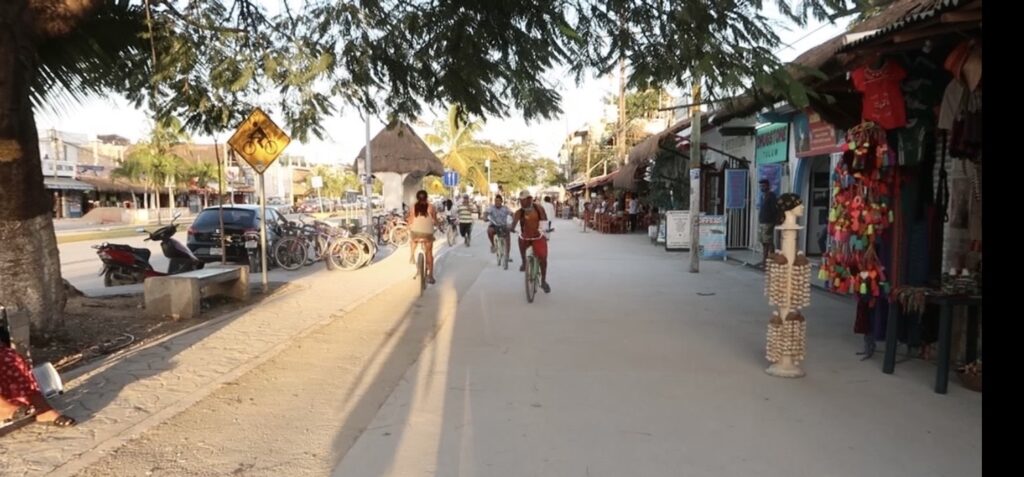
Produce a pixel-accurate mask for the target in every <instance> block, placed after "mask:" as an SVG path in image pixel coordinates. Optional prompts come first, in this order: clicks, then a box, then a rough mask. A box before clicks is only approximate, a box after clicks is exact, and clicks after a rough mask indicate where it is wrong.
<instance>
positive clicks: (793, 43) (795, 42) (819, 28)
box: [773, 22, 835, 54]
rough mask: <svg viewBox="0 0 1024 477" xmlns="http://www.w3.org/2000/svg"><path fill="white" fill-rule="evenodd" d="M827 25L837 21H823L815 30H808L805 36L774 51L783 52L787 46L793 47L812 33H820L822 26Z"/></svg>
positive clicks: (833, 24)
mask: <svg viewBox="0 0 1024 477" xmlns="http://www.w3.org/2000/svg"><path fill="white" fill-rule="evenodd" d="M827 26H835V23H832V22H825V23H822V24H821V25H820V26H818V28H815V29H814V30H811V31H810V32H808V33H807V34H805V35H804V36H802V37H800V38H797V39H796V40H794V41H792V42H790V43H786V44H783V45H782V47H781V48H779V49H777V50H775V51H774V52H773V53H775V54H778V53H779V52H781V51H783V50H785V49H787V48H792V47H793V45H795V44H797V43H800V42H801V41H803V40H806V39H807V37H809V36H811V35H813V34H815V33H818V32H819V31H821V29H822V28H825V27H827Z"/></svg>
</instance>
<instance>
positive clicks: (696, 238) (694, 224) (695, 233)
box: [686, 75, 701, 273]
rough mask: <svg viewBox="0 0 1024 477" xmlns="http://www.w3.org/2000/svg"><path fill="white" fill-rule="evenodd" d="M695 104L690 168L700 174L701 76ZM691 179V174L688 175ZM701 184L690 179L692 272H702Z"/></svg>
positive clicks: (697, 80)
mask: <svg viewBox="0 0 1024 477" xmlns="http://www.w3.org/2000/svg"><path fill="white" fill-rule="evenodd" d="M693 104H694V106H693V107H692V108H690V131H691V132H690V170H691V171H692V170H694V169H696V170H697V173H698V174H700V163H701V157H700V121H701V114H700V76H699V75H694V78H693ZM698 177H699V176H698ZM686 178H687V180H689V175H687V176H686ZM700 184H701V180H700V179H698V180H697V181H696V184H694V183H693V181H690V187H696V189H695V190H692V191H690V273H700V197H701V191H700Z"/></svg>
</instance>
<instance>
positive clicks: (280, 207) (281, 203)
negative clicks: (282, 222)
mask: <svg viewBox="0 0 1024 477" xmlns="http://www.w3.org/2000/svg"><path fill="white" fill-rule="evenodd" d="M267 208H268V209H274V210H276V211H278V212H280V213H281V214H290V213H291V212H292V206H291V205H290V204H288V202H285V200H284V199H282V198H280V197H271V198H269V199H267Z"/></svg>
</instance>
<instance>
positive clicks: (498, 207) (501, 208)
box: [486, 195, 512, 262]
mask: <svg viewBox="0 0 1024 477" xmlns="http://www.w3.org/2000/svg"><path fill="white" fill-rule="evenodd" d="M511 215H512V211H511V210H510V209H509V208H508V207H505V200H504V199H503V198H502V197H501V196H500V195H496V196H494V205H492V206H491V207H488V208H487V215H486V218H487V222H488V223H489V225H488V226H487V238H488V239H490V240H491V253H494V252H495V248H494V235H495V234H496V233H497V232H498V231H499V230H500V231H501V235H502V236H503V237H505V256H509V254H508V251H509V248H510V247H511V246H510V244H509V240H508V238H509V232H508V219H509V216H511ZM511 261H512V260H511V259H509V262H511Z"/></svg>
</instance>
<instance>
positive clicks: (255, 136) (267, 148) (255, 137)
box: [242, 126, 277, 156]
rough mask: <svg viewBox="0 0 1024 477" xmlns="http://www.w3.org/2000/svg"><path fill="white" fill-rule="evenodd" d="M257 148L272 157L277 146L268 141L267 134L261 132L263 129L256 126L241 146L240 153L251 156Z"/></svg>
mask: <svg viewBox="0 0 1024 477" xmlns="http://www.w3.org/2000/svg"><path fill="white" fill-rule="evenodd" d="M257 146H258V147H259V148H260V149H263V152H265V153H267V154H269V155H273V154H274V153H275V152H277V144H275V143H274V141H271V140H270V138H269V137H268V136H267V133H266V132H265V131H263V128H261V127H258V126H257V127H256V129H254V130H253V132H252V133H251V134H249V137H248V138H246V141H245V143H244V144H242V151H244V152H245V153H246V154H248V155H250V156H251V155H253V154H255V153H256V147H257Z"/></svg>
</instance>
